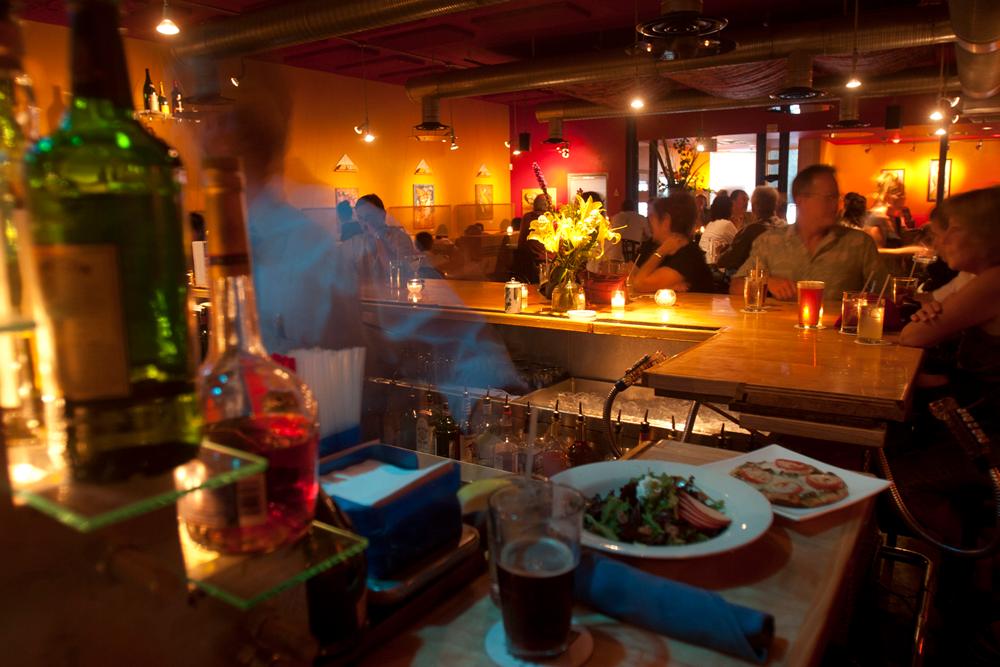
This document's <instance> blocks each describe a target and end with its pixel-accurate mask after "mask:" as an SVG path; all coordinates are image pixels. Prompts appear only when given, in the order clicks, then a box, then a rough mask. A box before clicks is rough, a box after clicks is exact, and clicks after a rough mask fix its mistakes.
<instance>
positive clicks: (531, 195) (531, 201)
mask: <svg viewBox="0 0 1000 667" xmlns="http://www.w3.org/2000/svg"><path fill="white" fill-rule="evenodd" d="M540 194H542V189H541V188H524V189H523V190H521V215H527V214H528V213H531V208H532V206H534V205H535V197H537V196H538V195H540ZM549 196H550V197H552V203H553V204H555V205H556V206H558V205H559V196H558V195H557V189H556V188H553V187H550V188H549Z"/></svg>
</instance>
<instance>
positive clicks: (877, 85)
mask: <svg viewBox="0 0 1000 667" xmlns="http://www.w3.org/2000/svg"><path fill="white" fill-rule="evenodd" d="M944 83H945V90H946V91H947V90H957V89H958V86H959V82H958V78H957V77H950V78H948V79H946V80H945V82H944ZM843 84H844V80H843V79H842V78H841V77H836V78H828V79H821V80H820V81H818V82H817V85H818V86H819V87H820V88H824V89H827V90H830V91H833V92H831V94H830V98H837V97H841V96H843V95H846V94H847V91H846V89H845V88H844V85H843ZM939 87H940V78H939V76H938V70H937V68H932V69H925V70H917V71H911V72H903V73H900V74H893V75H890V76H886V77H883V78H881V79H874V80H872V81H866V82H865V85H864V87H863V88H861V89H860V90H859V91H858V92H854V93H851V94H852V95H856V96H857V97H859V98H860V97H882V96H885V95H922V94H928V93H937V92H938V88H939ZM770 106H774V100H772V99H771V98H770V97H759V98H755V99H750V100H730V99H725V98H721V97H713V96H712V95H705V94H704V93H699V92H695V91H692V92H689V93H678V94H676V95H672V96H671V97H670V98H668V99H666V100H661V101H658V102H651V103H647V104H646V106H645V108H644V109H643V112H642V114H641V115H642V116H651V115H660V114H672V113H687V112H692V111H717V110H723V109H744V108H753V107H770ZM635 116H636V112H635V111H632V110H629V109H619V108H611V107H605V106H600V105H597V104H590V103H587V102H565V103H552V104H542V105H539V106H538V107H537V108H536V109H535V118H536V119H537V120H538V122H540V123H547V122H549V121H551V120H553V119H561V120H564V121H566V120H590V119H596V118H626V117H632V118H634V117H635Z"/></svg>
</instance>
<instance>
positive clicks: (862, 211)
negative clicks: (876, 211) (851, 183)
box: [840, 192, 868, 229]
mask: <svg viewBox="0 0 1000 667" xmlns="http://www.w3.org/2000/svg"><path fill="white" fill-rule="evenodd" d="M867 213H868V200H867V199H865V196H864V195H860V194H858V193H857V192H848V193H847V194H846V195H844V212H843V214H842V215H841V216H840V224H842V225H844V226H845V227H851V228H853V229H861V228H862V227H864V223H865V216H866V215H867Z"/></svg>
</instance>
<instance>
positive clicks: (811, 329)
mask: <svg viewBox="0 0 1000 667" xmlns="http://www.w3.org/2000/svg"><path fill="white" fill-rule="evenodd" d="M795 328H796V329H799V330H801V331H817V330H819V329H825V328H826V327H825V326H823V325H822V324H820V325H817V326H815V327H804V326H802V325H801V324H796V325H795Z"/></svg>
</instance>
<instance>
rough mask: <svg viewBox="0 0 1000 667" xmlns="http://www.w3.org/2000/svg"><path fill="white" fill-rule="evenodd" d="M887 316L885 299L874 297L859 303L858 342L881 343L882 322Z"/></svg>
mask: <svg viewBox="0 0 1000 667" xmlns="http://www.w3.org/2000/svg"><path fill="white" fill-rule="evenodd" d="M884 318H885V299H879V298H876V297H872V298H870V299H867V300H865V301H864V302H859V303H858V342H859V343H863V344H865V345H881V343H882V322H883V320H884Z"/></svg>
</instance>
